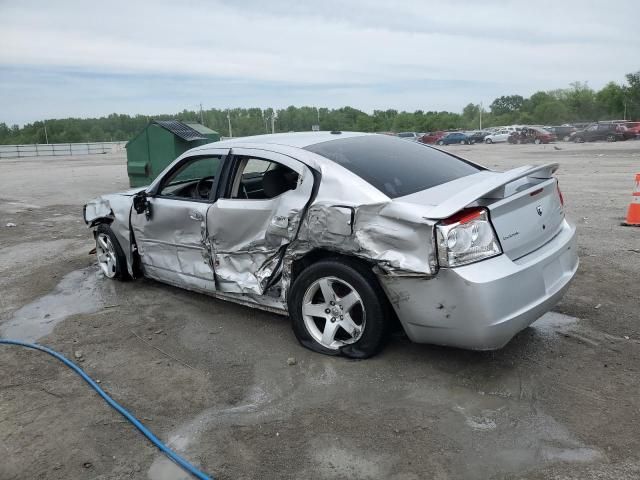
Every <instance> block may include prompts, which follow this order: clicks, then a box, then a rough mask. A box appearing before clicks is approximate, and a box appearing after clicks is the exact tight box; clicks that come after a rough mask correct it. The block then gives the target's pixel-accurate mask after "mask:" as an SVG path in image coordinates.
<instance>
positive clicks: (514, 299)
mask: <svg viewBox="0 0 640 480" xmlns="http://www.w3.org/2000/svg"><path fill="white" fill-rule="evenodd" d="M557 167H558V166H557V164H549V165H543V166H537V167H531V166H523V167H519V168H515V169H513V170H509V171H507V172H496V171H492V170H488V169H486V168H484V167H482V166H480V165H477V164H474V163H472V162H470V161H468V160H464V159H462V158H459V157H457V156H454V155H451V154H450V153H447V152H443V151H440V150H438V149H436V148H432V147H429V146H426V145H422V144H419V143H415V142H407V141H403V140H399V139H397V138H393V137H390V136H387V135H377V134H363V133H347V132H309V133H291V134H276V135H263V136H256V137H246V138H238V139H231V140H226V141H222V142H217V143H213V144H208V145H203V146H200V147H197V148H194V149H192V150H190V151H188V152H186V153H185V154H183V155H182V156H180V157H179V158H178V159H176V160H175V161H174V162H173V163H172V164H171V165H170V166H168V167H167V168H166V170H165V171H164V172H163V173H162V174H160V175H159V176H158V177H157V178H156V179H155V180H154V181H153V183H152V184H151V185H150V186H149V187H147V188H144V189H136V190H133V191H129V192H125V193H119V194H111V195H103V196H101V197H99V198H97V199H95V200H93V201H91V202H89V203H88V204H87V205H85V208H84V218H85V221H86V222H87V224H88V225H89V226H90V227H91V228H92V229H93V232H94V235H95V240H96V252H97V258H98V263H99V265H100V268H101V269H102V271H103V272H104V274H105V275H106V276H107V277H109V278H118V279H126V278H136V277H139V276H145V277H149V278H153V279H156V280H158V281H161V282H166V283H169V284H172V285H175V286H178V287H182V288H186V289H189V290H195V291H198V292H202V293H206V294H209V295H212V296H215V297H219V298H222V299H225V300H230V301H234V302H239V303H242V304H245V305H249V306H253V307H257V308H262V309H266V310H269V311H272V312H275V313H279V314H284V315H289V316H290V318H291V321H292V325H293V331H294V332H295V335H296V337H297V338H298V340H299V341H300V342H301V343H302V344H303V345H304V346H306V347H309V348H311V349H313V350H316V351H319V352H322V353H326V354H342V355H345V356H348V357H352V358H365V357H369V356H371V355H373V354H375V353H376V352H378V351H379V350H380V348H381V347H382V346H383V345H384V342H385V340H386V339H387V338H388V336H389V331H390V328H391V327H392V326H393V325H394V324H396V325H397V324H398V321H399V324H400V325H401V326H402V328H403V329H404V331H405V332H406V334H407V335H408V336H409V338H410V339H411V340H413V341H415V342H424V343H433V344H439V345H448V346H454V347H460V348H467V349H478V350H490V349H497V348H500V347H502V346H504V345H505V344H506V343H507V342H508V341H509V340H510V339H511V338H512V337H513V336H514V335H515V334H516V333H518V332H519V331H520V330H522V329H523V328H525V327H527V326H528V325H530V324H531V323H532V322H533V321H535V320H536V319H537V318H539V317H540V316H541V315H542V314H544V313H545V312H547V311H548V310H550V309H551V308H552V307H553V306H554V305H555V304H556V303H557V302H558V301H559V300H560V298H561V297H562V295H563V294H564V292H565V291H566V289H567V287H568V286H569V283H570V281H571V279H572V278H573V276H574V274H575V272H576V270H577V268H578V256H577V251H576V243H575V227H574V226H572V225H571V224H570V223H569V222H567V220H566V219H565V214H564V209H563V198H562V194H561V192H560V189H559V187H558V182H557V179H556V178H555V177H554V176H553V173H554V172H555V171H556V169H557Z"/></svg>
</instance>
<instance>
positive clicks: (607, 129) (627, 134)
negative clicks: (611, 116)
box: [571, 122, 635, 143]
mask: <svg viewBox="0 0 640 480" xmlns="http://www.w3.org/2000/svg"><path fill="white" fill-rule="evenodd" d="M630 138H635V133H633V132H632V131H629V130H627V128H626V127H625V126H624V125H622V124H620V123H609V122H606V123H593V124H591V125H589V126H588V127H587V128H585V129H584V130H578V131H577V132H575V133H574V134H573V135H571V139H572V140H573V141H574V142H576V143H582V142H595V141H598V140H599V141H604V140H606V141H607V142H616V141H618V140H628V139H630Z"/></svg>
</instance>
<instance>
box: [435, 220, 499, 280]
mask: <svg viewBox="0 0 640 480" xmlns="http://www.w3.org/2000/svg"><path fill="white" fill-rule="evenodd" d="M436 241H437V244H438V262H439V263H440V266H441V267H458V266H460V265H466V264H468V263H473V262H477V261H479V260H484V259H487V258H491V257H495V256H496V255H500V254H501V253H502V249H501V248H500V244H499V243H498V239H497V238H496V234H495V232H494V230H493V226H492V225H491V222H490V221H489V214H488V213H487V210H486V209H484V208H468V209H464V210H462V211H460V212H458V213H456V214H455V215H453V216H451V217H449V218H447V219H445V220H443V221H441V222H440V223H439V224H438V225H436Z"/></svg>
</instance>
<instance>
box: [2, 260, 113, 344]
mask: <svg viewBox="0 0 640 480" xmlns="http://www.w3.org/2000/svg"><path fill="white" fill-rule="evenodd" d="M102 279H104V275H103V274H102V272H101V271H100V270H99V269H98V267H97V266H92V267H88V268H84V269H82V270H76V271H74V272H71V273H69V274H67V275H65V276H64V277H63V278H62V280H61V281H60V283H58V285H56V287H55V288H54V290H53V291H52V292H51V293H49V294H47V295H44V296H42V297H40V298H38V299H36V300H34V301H33V302H31V303H28V304H27V305H25V306H23V307H21V308H20V309H18V310H16V311H15V312H14V313H13V315H12V316H11V317H10V318H9V320H8V321H6V322H5V323H3V324H2V325H0V336H2V337H5V338H11V339H15V340H23V341H26V342H34V341H36V340H38V339H40V338H42V337H44V336H45V335H48V334H49V333H51V332H52V331H53V328H54V327H55V326H56V325H57V324H58V323H59V322H61V321H62V320H64V319H65V318H67V317H70V316H71V315H78V314H80V313H94V312H97V311H99V310H101V309H102V308H103V307H104V306H105V305H108V304H109V303H108V299H109V298H113V297H115V289H114V286H113V285H110V284H109V283H110V282H101V280H102Z"/></svg>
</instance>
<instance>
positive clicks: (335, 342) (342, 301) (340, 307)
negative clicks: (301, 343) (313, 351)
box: [302, 277, 366, 350]
mask: <svg viewBox="0 0 640 480" xmlns="http://www.w3.org/2000/svg"><path fill="white" fill-rule="evenodd" d="M302 317H303V320H304V325H305V327H306V329H307V331H308V332H309V335H311V337H313V339H314V340H315V341H316V342H318V343H319V344H320V345H322V346H323V347H325V348H328V349H331V350H337V349H339V348H340V347H342V346H344V345H350V344H352V343H355V342H357V341H358V340H359V339H360V337H362V334H363V333H364V329H365V320H366V312H365V308H364V303H363V301H362V298H361V297H360V294H359V293H358V292H357V291H356V289H354V288H353V287H352V286H351V285H350V284H349V283H347V282H345V281H344V280H341V279H339V278H337V277H322V278H319V279H318V280H316V281H315V282H313V283H312V284H311V285H309V288H307V290H306V292H305V294H304V297H303V299H302Z"/></svg>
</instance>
